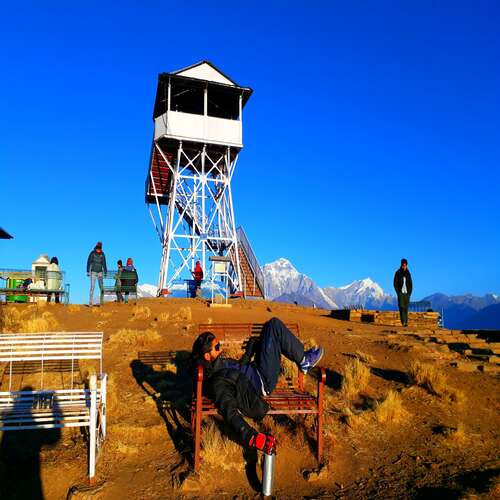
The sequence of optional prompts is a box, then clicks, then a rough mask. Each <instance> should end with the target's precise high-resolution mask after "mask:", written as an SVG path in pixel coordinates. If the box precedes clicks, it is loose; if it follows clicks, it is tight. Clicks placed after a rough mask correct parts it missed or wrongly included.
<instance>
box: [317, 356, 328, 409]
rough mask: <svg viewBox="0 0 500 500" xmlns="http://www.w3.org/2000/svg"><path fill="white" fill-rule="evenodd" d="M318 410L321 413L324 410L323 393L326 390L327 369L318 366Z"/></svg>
mask: <svg viewBox="0 0 500 500" xmlns="http://www.w3.org/2000/svg"><path fill="white" fill-rule="evenodd" d="M318 371H319V373H318V410H319V412H320V413H321V412H322V411H323V395H324V390H325V382H326V370H325V369H324V368H323V367H322V366H319V367H318Z"/></svg>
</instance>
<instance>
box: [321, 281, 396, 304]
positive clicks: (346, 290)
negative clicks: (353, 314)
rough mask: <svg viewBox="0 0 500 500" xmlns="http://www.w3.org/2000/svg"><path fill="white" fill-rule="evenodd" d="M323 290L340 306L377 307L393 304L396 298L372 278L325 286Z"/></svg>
mask: <svg viewBox="0 0 500 500" xmlns="http://www.w3.org/2000/svg"><path fill="white" fill-rule="evenodd" d="M323 292H324V293H325V294H326V295H328V297H330V298H331V299H332V300H333V301H334V302H335V303H336V304H337V305H338V306H339V307H346V306H353V305H361V306H363V307H368V308H377V309H380V308H381V307H384V306H387V305H390V304H391V305H392V303H393V301H394V298H393V297H391V296H390V295H387V294H386V293H385V292H384V290H383V289H382V287H381V286H380V285H379V284H378V283H375V281H373V280H372V279H371V278H365V279H362V280H356V281H353V282H352V283H349V284H348V285H344V286H340V287H337V288H335V287H330V286H328V287H325V288H323Z"/></svg>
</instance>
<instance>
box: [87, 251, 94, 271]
mask: <svg viewBox="0 0 500 500" xmlns="http://www.w3.org/2000/svg"><path fill="white" fill-rule="evenodd" d="M93 253H94V252H90V253H89V257H88V259H87V273H90V263H91V262H92V254H93Z"/></svg>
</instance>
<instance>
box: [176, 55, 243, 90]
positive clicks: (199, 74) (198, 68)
mask: <svg viewBox="0 0 500 500" xmlns="http://www.w3.org/2000/svg"><path fill="white" fill-rule="evenodd" d="M171 74H172V75H179V76H187V77H189V78H196V79H198V80H205V81H208V82H217V83H223V84H225V85H234V86H236V87H239V85H238V84H237V83H236V82H235V81H234V80H233V79H232V78H230V77H229V76H227V75H226V74H225V73H223V72H222V71H221V70H220V69H219V68H218V67H217V66H215V64H212V63H211V62H210V61H200V62H197V63H196V64H192V65H191V66H188V67H187V68H182V69H179V70H177V71H172V73H171Z"/></svg>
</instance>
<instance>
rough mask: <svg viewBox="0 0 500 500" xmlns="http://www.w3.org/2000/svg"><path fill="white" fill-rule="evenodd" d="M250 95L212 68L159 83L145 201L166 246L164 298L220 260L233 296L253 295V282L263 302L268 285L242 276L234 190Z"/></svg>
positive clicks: (161, 281) (202, 66)
mask: <svg viewBox="0 0 500 500" xmlns="http://www.w3.org/2000/svg"><path fill="white" fill-rule="evenodd" d="M251 94H252V89H250V88H248V87H242V86H240V85H238V84H237V83H236V82H235V81H234V80H233V79H231V78H230V77H229V76H227V75H226V74H224V73H223V72H222V71H221V70H220V69H218V68H217V67H215V66H214V65H213V64H212V63H210V62H208V61H201V62H199V63H197V64H194V65H193V66H189V67H187V68H183V69H180V70H178V71H174V72H172V73H161V74H160V75H159V76H158V87H157V91H156V99H155V105H154V110H153V120H154V136H153V144H152V147H151V156H150V161H149V168H148V176H147V178H146V196H145V199H146V203H147V204H148V206H149V213H150V216H151V220H152V221H153V225H154V227H155V230H156V232H157V234H158V238H159V240H160V244H161V247H162V257H161V262H160V273H159V278H158V295H160V294H165V293H170V291H171V290H172V288H173V285H174V282H177V281H179V280H182V279H183V278H184V279H186V278H189V279H190V278H191V271H193V270H194V266H195V262H196V261H197V260H199V261H200V263H201V266H202V268H203V269H204V270H207V269H208V267H207V263H208V261H209V257H210V256H218V257H228V258H229V266H228V269H227V276H228V282H229V287H230V289H231V292H232V293H237V292H240V293H243V294H248V293H252V287H247V286H246V283H257V286H253V291H254V294H255V296H260V297H263V293H264V288H263V283H262V284H261V285H262V288H259V278H257V279H254V278H253V277H250V276H249V274H250V273H251V272H252V269H251V267H250V266H246V267H245V269H244V270H243V269H242V251H244V249H243V250H242V246H241V241H240V239H239V238H238V234H237V231H236V223H235V216H234V204H233V195H232V191H231V181H232V179H233V175H234V171H235V168H236V163H237V160H238V157H239V153H240V151H241V149H242V148H243V108H244V107H245V105H246V103H247V101H248V99H249V98H250V96H251ZM246 248H249V245H247V246H246ZM248 260H251V261H252V262H253V260H255V259H252V257H249V258H247V259H246V260H245V263H246V262H247V261H248ZM258 271H260V269H259V270H258ZM258 271H257V270H256V269H255V270H254V272H258ZM244 273H245V275H244Z"/></svg>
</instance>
